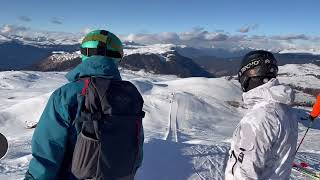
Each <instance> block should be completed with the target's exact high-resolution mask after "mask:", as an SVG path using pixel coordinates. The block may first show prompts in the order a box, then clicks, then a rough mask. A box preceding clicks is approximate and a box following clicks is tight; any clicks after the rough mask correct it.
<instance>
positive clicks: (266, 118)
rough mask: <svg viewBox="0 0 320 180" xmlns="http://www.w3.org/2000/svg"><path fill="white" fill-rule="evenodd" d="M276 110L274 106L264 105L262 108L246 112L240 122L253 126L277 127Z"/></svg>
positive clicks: (272, 104) (270, 104)
mask: <svg viewBox="0 0 320 180" xmlns="http://www.w3.org/2000/svg"><path fill="white" fill-rule="evenodd" d="M276 108H277V105H276V104H274V103H266V104H265V105H263V106H259V107H257V108H254V109H251V110H250V111H248V112H247V114H246V115H245V116H244V117H243V119H242V120H241V121H242V123H248V124H252V125H253V126H266V125H271V124H272V125H279V123H280V122H279V118H278V115H277V110H276Z"/></svg>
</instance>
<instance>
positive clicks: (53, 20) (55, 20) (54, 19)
mask: <svg viewBox="0 0 320 180" xmlns="http://www.w3.org/2000/svg"><path fill="white" fill-rule="evenodd" d="M50 22H51V23H53V24H58V25H61V24H63V22H62V21H61V20H60V19H59V18H56V17H54V18H52V19H51V20H50Z"/></svg>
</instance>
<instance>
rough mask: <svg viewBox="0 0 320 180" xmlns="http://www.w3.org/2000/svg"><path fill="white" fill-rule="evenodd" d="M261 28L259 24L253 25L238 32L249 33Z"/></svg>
mask: <svg viewBox="0 0 320 180" xmlns="http://www.w3.org/2000/svg"><path fill="white" fill-rule="evenodd" d="M258 27H259V26H258V24H253V25H244V26H242V27H241V28H240V29H238V32H240V33H248V32H250V31H252V30H255V29H257V28H258Z"/></svg>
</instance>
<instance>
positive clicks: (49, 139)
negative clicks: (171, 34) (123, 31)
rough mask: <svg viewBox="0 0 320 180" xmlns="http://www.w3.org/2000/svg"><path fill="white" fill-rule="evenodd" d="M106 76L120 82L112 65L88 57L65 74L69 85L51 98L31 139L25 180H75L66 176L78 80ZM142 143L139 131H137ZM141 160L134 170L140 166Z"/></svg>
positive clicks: (103, 59) (74, 135) (72, 142)
mask: <svg viewBox="0 0 320 180" xmlns="http://www.w3.org/2000/svg"><path fill="white" fill-rule="evenodd" d="M88 76H106V77H109V78H110V79H116V80H121V76H120V73H119V71H118V68H117V66H116V65H115V63H114V62H113V61H112V60H110V59H107V58H106V57H102V56H92V57H90V58H89V59H87V60H86V61H84V62H82V63H81V64H80V65H78V66H77V67H76V68H75V69H73V70H72V71H70V72H69V73H68V74H66V78H67V79H68V80H69V81H70V82H69V83H68V84H66V85H64V86H62V87H60V88H59V89H57V90H56V91H54V92H53V94H52V95H51V97H50V99H49V101H48V103H47V105H46V107H45V109H44V111H43V113H42V115H41V118H40V120H39V122H38V125H37V127H36V129H35V131H34V134H33V137H32V156H33V158H32V159H31V161H30V164H29V169H28V171H27V173H26V176H25V179H26V180H31V179H37V180H38V179H39V180H49V179H50V180H51V179H66V180H69V179H70V180H71V179H76V178H75V177H74V176H73V175H72V174H71V172H70V167H71V160H72V154H73V150H74V145H75V142H76V139H77V131H76V129H75V124H74V123H73V120H74V119H75V118H76V116H77V114H78V113H79V112H80V108H78V107H80V106H79V105H78V104H79V103H78V99H77V96H78V95H79V94H80V93H81V91H82V89H83V87H84V83H83V81H79V78H81V77H88ZM141 132H142V133H141V138H142V140H143V130H142V131H141ZM141 142H142V143H141V144H140V146H141V148H140V150H141V152H140V156H139V157H141V159H139V160H138V162H137V164H136V167H137V168H138V167H140V166H141V163H142V156H143V154H142V153H143V152H142V149H143V148H142V146H143V141H141Z"/></svg>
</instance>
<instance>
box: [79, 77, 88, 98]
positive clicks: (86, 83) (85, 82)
mask: <svg viewBox="0 0 320 180" xmlns="http://www.w3.org/2000/svg"><path fill="white" fill-rule="evenodd" d="M81 80H82V81H84V87H83V89H82V91H81V95H83V96H85V95H86V92H87V88H88V86H89V84H90V79H81Z"/></svg>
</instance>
